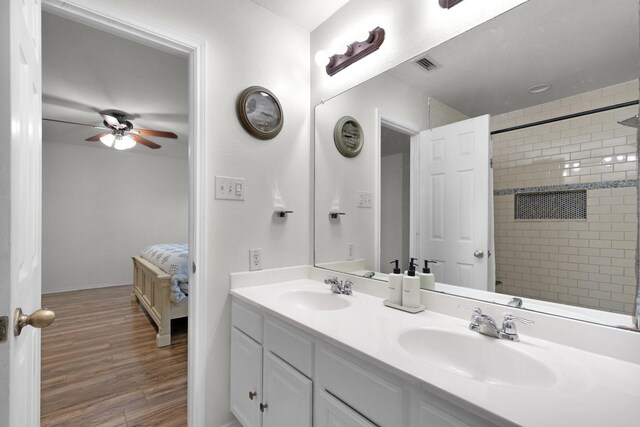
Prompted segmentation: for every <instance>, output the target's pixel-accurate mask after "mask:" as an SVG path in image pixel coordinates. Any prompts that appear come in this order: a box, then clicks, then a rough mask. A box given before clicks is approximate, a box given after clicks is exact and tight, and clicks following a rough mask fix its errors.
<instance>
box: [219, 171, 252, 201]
mask: <svg viewBox="0 0 640 427" xmlns="http://www.w3.org/2000/svg"><path fill="white" fill-rule="evenodd" d="M245 190H246V188H245V183H244V178H234V177H230V176H216V199H220V200H244V193H245Z"/></svg>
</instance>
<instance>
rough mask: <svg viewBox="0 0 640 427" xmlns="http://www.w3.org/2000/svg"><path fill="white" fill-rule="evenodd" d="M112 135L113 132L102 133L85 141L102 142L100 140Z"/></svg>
mask: <svg viewBox="0 0 640 427" xmlns="http://www.w3.org/2000/svg"><path fill="white" fill-rule="evenodd" d="M109 134H111V132H101V133H99V134H97V135H93V136H91V137H89V138H87V139H85V141H100V138H102V137H103V136H107V135H109Z"/></svg>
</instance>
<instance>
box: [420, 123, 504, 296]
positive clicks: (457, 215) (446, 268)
mask: <svg viewBox="0 0 640 427" xmlns="http://www.w3.org/2000/svg"><path fill="white" fill-rule="evenodd" d="M489 161H490V160H489V116H488V115H485V116H480V117H476V118H473V119H468V120H463V121H460V122H456V123H453V124H450V125H446V126H441V127H438V128H435V129H431V130H427V131H424V132H421V133H420V174H419V175H420V182H419V199H420V200H419V213H420V214H419V220H418V228H419V229H418V235H419V242H420V243H419V257H420V258H421V259H431V260H436V261H437V262H438V263H437V264H433V265H432V272H433V273H434V274H435V276H436V281H438V282H442V283H447V284H450V285H457V286H463V287H467V288H473V289H481V290H489V291H492V290H493V284H492V283H491V280H490V278H489V268H488V267H489V262H490V260H489V256H490V254H489V220H490V219H489V201H490V197H491V195H490V194H489V173H490V168H489V166H490V165H489ZM491 261H493V260H492V259H491Z"/></svg>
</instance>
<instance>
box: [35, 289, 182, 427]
mask: <svg viewBox="0 0 640 427" xmlns="http://www.w3.org/2000/svg"><path fill="white" fill-rule="evenodd" d="M42 306H43V307H47V308H49V309H52V310H54V311H55V312H56V320H55V322H54V323H53V325H51V326H50V327H49V328H47V329H43V331H42V396H41V401H42V403H41V424H42V426H43V427H45V426H63V425H64V426H69V425H74V426H79V425H83V426H84V425H91V426H93V425H105V426H106V425H108V426H133V425H136V426H140V425H162V426H184V425H186V424H187V319H186V318H185V319H178V320H174V321H173V323H172V342H173V343H172V345H171V346H168V347H163V348H158V347H156V343H155V334H156V330H155V329H154V326H153V323H152V321H151V320H150V319H149V318H148V317H147V315H146V314H145V312H144V311H143V310H142V309H141V308H140V307H139V306H138V304H137V303H136V302H132V301H131V286H114V287H108V288H100V289H90V290H82V291H73V292H64V293H56V294H47V295H43V296H42Z"/></svg>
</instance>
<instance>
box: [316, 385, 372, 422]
mask: <svg viewBox="0 0 640 427" xmlns="http://www.w3.org/2000/svg"><path fill="white" fill-rule="evenodd" d="M315 399H316V407H315V409H314V414H315V415H314V416H315V419H314V423H313V425H314V426H315V427H376V425H375V424H372V423H370V422H369V421H368V420H367V419H366V418H364V417H363V416H362V415H360V414H358V413H357V412H356V411H354V410H353V409H351V408H350V407H348V406H347V405H345V404H344V403H342V402H340V401H339V400H338V399H336V398H335V397H333V396H332V395H330V394H329V393H327V392H326V391H325V390H321V391H320V392H319V393H318V394H317V395H316V398H315Z"/></svg>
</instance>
